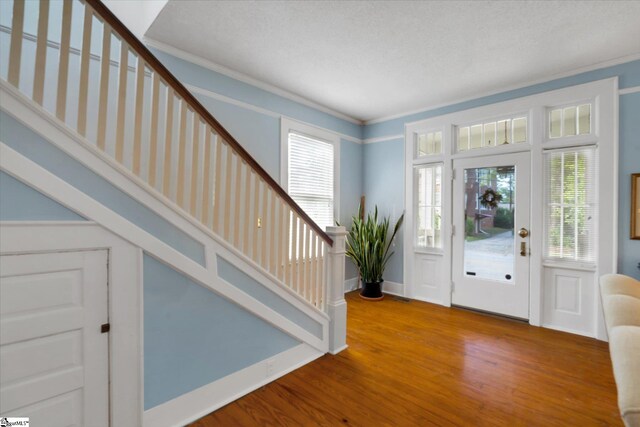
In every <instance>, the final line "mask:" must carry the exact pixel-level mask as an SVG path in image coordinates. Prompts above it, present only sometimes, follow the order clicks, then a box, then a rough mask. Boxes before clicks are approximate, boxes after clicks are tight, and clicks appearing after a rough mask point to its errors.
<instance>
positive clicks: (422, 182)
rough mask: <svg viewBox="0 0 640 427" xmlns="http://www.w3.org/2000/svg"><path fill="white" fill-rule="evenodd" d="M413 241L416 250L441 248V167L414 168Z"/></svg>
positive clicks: (438, 165) (437, 165)
mask: <svg viewBox="0 0 640 427" xmlns="http://www.w3.org/2000/svg"><path fill="white" fill-rule="evenodd" d="M415 179H416V181H417V183H416V185H415V187H414V188H415V189H416V191H417V194H416V199H415V200H416V221H415V239H416V247H418V248H441V247H442V235H441V224H442V165H441V164H436V165H426V166H420V167H417V168H415Z"/></svg>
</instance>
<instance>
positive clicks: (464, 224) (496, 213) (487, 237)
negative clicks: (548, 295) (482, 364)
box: [451, 153, 531, 319]
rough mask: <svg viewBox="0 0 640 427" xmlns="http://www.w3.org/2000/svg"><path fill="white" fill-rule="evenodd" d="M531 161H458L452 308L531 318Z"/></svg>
mask: <svg viewBox="0 0 640 427" xmlns="http://www.w3.org/2000/svg"><path fill="white" fill-rule="evenodd" d="M529 158H530V155H529V153H517V154H502V155H498V156H487V157H473V158H466V159H459V160H454V162H453V165H454V170H455V175H454V176H455V178H454V183H453V224H454V227H455V233H454V236H453V262H452V269H453V271H452V281H453V289H452V294H451V301H452V303H453V304H455V305H459V306H464V307H469V308H474V309H478V310H483V311H488V312H492V313H498V314H503V315H506V316H512V317H518V318H522V319H528V318H529V237H528V236H525V234H527V233H528V232H529V212H530V206H529V205H530V179H531V176H530V159H529ZM521 235H522V236H524V237H521Z"/></svg>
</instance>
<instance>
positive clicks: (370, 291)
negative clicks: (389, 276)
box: [360, 280, 384, 301]
mask: <svg viewBox="0 0 640 427" xmlns="http://www.w3.org/2000/svg"><path fill="white" fill-rule="evenodd" d="M383 282H384V280H382V281H380V282H371V283H366V282H365V281H364V280H363V281H362V290H361V291H360V297H361V298H363V299H366V300H370V301H380V300H381V299H382V298H384V294H383V293H382V283H383Z"/></svg>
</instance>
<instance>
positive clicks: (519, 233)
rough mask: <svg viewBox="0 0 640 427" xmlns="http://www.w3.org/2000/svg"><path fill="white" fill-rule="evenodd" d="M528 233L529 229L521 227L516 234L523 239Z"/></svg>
mask: <svg viewBox="0 0 640 427" xmlns="http://www.w3.org/2000/svg"><path fill="white" fill-rule="evenodd" d="M528 235H529V230H527V229H526V228H521V229H520V230H519V231H518V236H520V237H522V238H523V239H524V238H525V237H527V236H528Z"/></svg>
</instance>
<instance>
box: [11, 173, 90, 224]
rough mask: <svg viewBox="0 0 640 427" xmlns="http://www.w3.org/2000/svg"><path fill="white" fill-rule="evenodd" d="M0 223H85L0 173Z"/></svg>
mask: <svg viewBox="0 0 640 427" xmlns="http://www.w3.org/2000/svg"><path fill="white" fill-rule="evenodd" d="M0 221H86V220H85V218H83V217H82V216H80V215H78V214H77V213H75V212H73V211H71V210H69V209H67V208H66V207H64V206H62V205H61V204H60V203H58V202H56V201H55V200H51V199H50V198H48V197H47V196H45V195H44V194H42V193H40V192H39V191H37V190H34V189H33V188H31V187H29V186H28V185H26V184H24V183H23V182H22V181H19V180H17V179H15V178H14V177H12V176H11V175H9V174H7V173H5V172H2V171H0Z"/></svg>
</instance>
